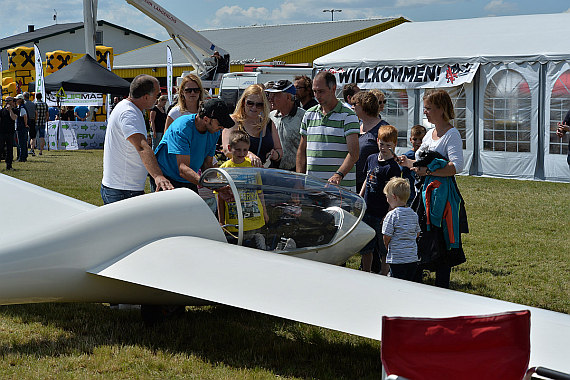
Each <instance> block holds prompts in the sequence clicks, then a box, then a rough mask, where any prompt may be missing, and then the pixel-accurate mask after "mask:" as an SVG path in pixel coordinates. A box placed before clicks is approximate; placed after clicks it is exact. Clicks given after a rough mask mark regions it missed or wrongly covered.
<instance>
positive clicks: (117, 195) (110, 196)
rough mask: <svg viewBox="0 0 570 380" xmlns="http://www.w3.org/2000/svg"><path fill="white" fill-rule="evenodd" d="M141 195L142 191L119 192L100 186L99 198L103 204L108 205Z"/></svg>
mask: <svg viewBox="0 0 570 380" xmlns="http://www.w3.org/2000/svg"><path fill="white" fill-rule="evenodd" d="M143 194H144V191H136V190H119V189H113V188H110V187H107V186H105V185H103V184H101V198H102V199H103V203H104V204H106V205H108V204H109V203H113V202H118V201H122V200H123V199H127V198H132V197H136V196H139V195H143Z"/></svg>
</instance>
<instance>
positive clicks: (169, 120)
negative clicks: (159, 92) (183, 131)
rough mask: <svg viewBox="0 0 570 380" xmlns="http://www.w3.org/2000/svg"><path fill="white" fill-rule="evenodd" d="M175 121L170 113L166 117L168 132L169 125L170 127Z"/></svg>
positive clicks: (165, 124)
mask: <svg viewBox="0 0 570 380" xmlns="http://www.w3.org/2000/svg"><path fill="white" fill-rule="evenodd" d="M173 121H174V119H173V118H171V117H170V115H168V116H167V117H166V122H165V123H164V132H166V130H167V129H168V127H170V124H172V122H173Z"/></svg>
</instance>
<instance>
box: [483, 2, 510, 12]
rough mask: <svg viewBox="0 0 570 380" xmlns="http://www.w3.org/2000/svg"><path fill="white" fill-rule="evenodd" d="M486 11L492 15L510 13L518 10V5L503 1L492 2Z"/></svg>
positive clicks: (486, 7)
mask: <svg viewBox="0 0 570 380" xmlns="http://www.w3.org/2000/svg"><path fill="white" fill-rule="evenodd" d="M484 9H485V10H486V11H487V12H490V13H492V14H498V13H509V12H513V11H516V10H517V5H516V3H509V2H507V1H503V0H491V2H490V3H488V4H487V5H485V7H484Z"/></svg>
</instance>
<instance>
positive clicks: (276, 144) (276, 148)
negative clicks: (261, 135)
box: [268, 121, 283, 161]
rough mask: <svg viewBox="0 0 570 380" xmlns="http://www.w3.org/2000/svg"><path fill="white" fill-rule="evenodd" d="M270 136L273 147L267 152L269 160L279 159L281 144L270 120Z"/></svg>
mask: <svg viewBox="0 0 570 380" xmlns="http://www.w3.org/2000/svg"><path fill="white" fill-rule="evenodd" d="M271 137H272V138H273V149H271V152H269V155H268V158H269V159H270V160H271V161H280V160H281V157H283V146H282V145H281V140H280V139H279V133H278V132H277V128H276V127H275V123H274V122H273V121H272V122H271Z"/></svg>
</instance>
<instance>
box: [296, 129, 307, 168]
mask: <svg viewBox="0 0 570 380" xmlns="http://www.w3.org/2000/svg"><path fill="white" fill-rule="evenodd" d="M296 171H297V173H306V172H307V136H305V135H301V141H300V142H299V148H298V149H297V165H296Z"/></svg>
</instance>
